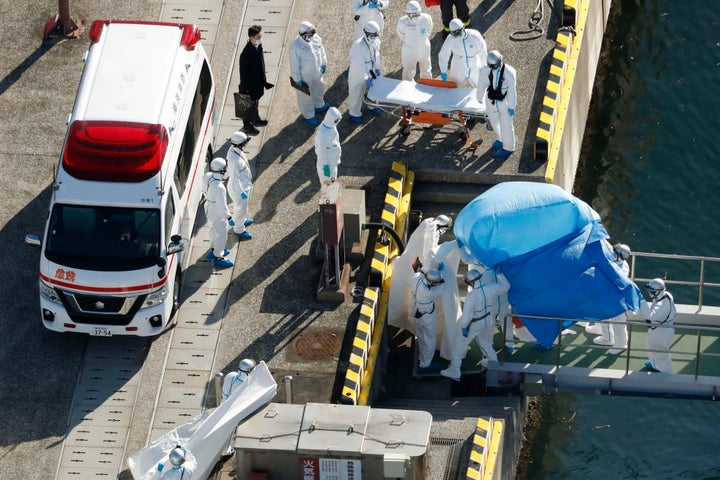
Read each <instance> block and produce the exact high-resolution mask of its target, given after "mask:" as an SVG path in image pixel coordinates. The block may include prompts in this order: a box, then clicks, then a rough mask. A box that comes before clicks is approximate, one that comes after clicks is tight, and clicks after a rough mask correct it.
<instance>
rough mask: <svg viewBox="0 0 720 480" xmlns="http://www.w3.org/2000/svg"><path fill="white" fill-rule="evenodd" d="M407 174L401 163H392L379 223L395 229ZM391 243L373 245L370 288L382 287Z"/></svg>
mask: <svg viewBox="0 0 720 480" xmlns="http://www.w3.org/2000/svg"><path fill="white" fill-rule="evenodd" d="M406 174H407V168H406V167H405V165H403V164H402V163H398V162H393V164H392V169H391V171H390V179H389V180H388V189H387V193H386V194H385V205H384V206H383V211H382V215H381V218H380V221H381V222H382V223H383V224H384V225H386V226H388V227H390V228H392V229H395V226H396V223H397V220H398V216H399V213H400V212H399V207H400V203H401V199H402V196H403V186H404V183H405V176H406ZM390 245H391V242H388V243H387V244H385V243H381V242H377V243H376V244H375V253H374V254H373V258H372V262H371V263H370V277H369V280H368V285H369V286H371V287H382V284H383V281H384V279H385V276H386V270H387V266H388V263H389V261H390V251H391V248H390Z"/></svg>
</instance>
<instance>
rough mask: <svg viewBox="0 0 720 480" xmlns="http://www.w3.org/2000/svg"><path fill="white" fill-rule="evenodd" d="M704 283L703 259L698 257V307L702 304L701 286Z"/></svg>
mask: <svg viewBox="0 0 720 480" xmlns="http://www.w3.org/2000/svg"><path fill="white" fill-rule="evenodd" d="M704 284H705V259H704V258H702V259H700V286H699V288H698V308H702V304H703V286H704Z"/></svg>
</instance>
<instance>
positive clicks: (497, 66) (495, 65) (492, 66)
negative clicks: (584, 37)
mask: <svg viewBox="0 0 720 480" xmlns="http://www.w3.org/2000/svg"><path fill="white" fill-rule="evenodd" d="M500 65H502V62H497V63H488V67H490V68H491V69H493V70H497V69H498V68H500ZM615 253H617V252H615Z"/></svg>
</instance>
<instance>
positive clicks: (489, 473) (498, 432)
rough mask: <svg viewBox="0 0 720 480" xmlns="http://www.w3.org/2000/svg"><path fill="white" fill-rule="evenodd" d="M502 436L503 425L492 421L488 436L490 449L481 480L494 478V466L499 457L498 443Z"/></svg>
mask: <svg viewBox="0 0 720 480" xmlns="http://www.w3.org/2000/svg"><path fill="white" fill-rule="evenodd" d="M502 436H503V423H502V421H501V420H493V429H492V435H491V436H490V448H489V450H488V454H487V461H486V463H485V474H484V476H483V480H493V477H494V476H495V466H496V465H497V462H498V457H499V456H500V455H499V454H500V442H501V440H502Z"/></svg>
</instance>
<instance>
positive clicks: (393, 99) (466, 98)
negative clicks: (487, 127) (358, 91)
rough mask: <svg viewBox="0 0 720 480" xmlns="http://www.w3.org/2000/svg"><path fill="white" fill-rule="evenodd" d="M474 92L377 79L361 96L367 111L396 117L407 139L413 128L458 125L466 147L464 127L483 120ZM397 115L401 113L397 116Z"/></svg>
mask: <svg viewBox="0 0 720 480" xmlns="http://www.w3.org/2000/svg"><path fill="white" fill-rule="evenodd" d="M475 92H476V91H475V89H474V88H458V87H457V86H456V85H455V83H454V82H448V81H443V80H437V79H432V78H421V79H420V80H419V81H418V82H411V81H405V80H397V79H393V78H387V77H378V78H376V79H375V80H374V81H373V84H372V86H371V87H370V88H369V89H368V91H367V93H366V95H365V103H366V104H367V105H368V106H371V107H377V108H380V109H381V110H383V111H385V112H387V113H390V114H393V115H396V116H399V117H400V118H401V122H400V123H401V130H400V134H401V135H409V134H410V129H411V128H412V126H413V125H414V124H424V125H439V126H441V127H442V126H446V125H449V124H451V123H458V124H460V125H461V126H462V129H463V134H464V137H465V139H466V141H467V142H468V143H470V147H468V149H470V150H474V149H475V148H477V144H475V142H473V141H472V140H470V133H469V129H468V124H469V123H470V124H472V123H474V122H475V121H480V122H483V123H484V122H485V120H486V119H487V115H486V111H485V106H484V105H483V104H482V103H480V102H479V101H478V100H477V98H476V93H475ZM398 111H400V112H401V113H400V114H398Z"/></svg>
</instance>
